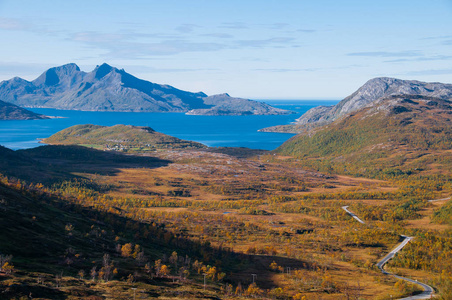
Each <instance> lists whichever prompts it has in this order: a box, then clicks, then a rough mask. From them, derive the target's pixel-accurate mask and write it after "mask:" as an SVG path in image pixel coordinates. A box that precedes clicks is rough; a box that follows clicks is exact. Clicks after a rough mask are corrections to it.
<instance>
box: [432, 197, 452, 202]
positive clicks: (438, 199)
mask: <svg viewBox="0 0 452 300" xmlns="http://www.w3.org/2000/svg"><path fill="white" fill-rule="evenodd" d="M450 198H451V197H448V198H443V199H435V200H428V202H436V201H444V200H450Z"/></svg>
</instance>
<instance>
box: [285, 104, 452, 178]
mask: <svg viewBox="0 0 452 300" xmlns="http://www.w3.org/2000/svg"><path fill="white" fill-rule="evenodd" d="M451 112H452V108H451V105H450V103H449V102H447V101H444V100H437V101H436V100H435V101H431V100H421V99H411V100H410V99H405V100H403V99H401V98H400V99H397V98H391V99H387V100H385V101H383V102H382V103H380V104H379V105H378V106H377V107H374V108H366V109H363V110H360V111H358V112H356V113H354V114H352V115H349V116H347V117H345V118H342V119H341V120H338V121H336V122H334V123H332V124H330V125H327V126H324V127H322V128H319V129H315V130H312V131H310V132H308V133H306V134H302V135H297V136H295V137H293V138H292V139H290V140H289V141H287V142H286V143H284V144H283V145H282V146H281V147H279V148H278V149H277V150H276V151H277V152H279V153H281V154H283V155H293V156H296V157H298V158H300V159H302V161H303V162H304V163H305V164H306V165H308V166H310V167H313V168H317V169H320V170H323V171H333V172H336V173H342V174H344V173H345V174H352V175H361V176H372V177H374V176H377V175H380V174H391V173H396V174H394V175H401V174H403V173H409V174H411V173H413V172H423V173H425V174H429V173H442V174H444V173H449V170H450V166H451V162H452V152H451V151H450V149H451V148H452V127H451V126H452V121H451V119H450V113H451Z"/></svg>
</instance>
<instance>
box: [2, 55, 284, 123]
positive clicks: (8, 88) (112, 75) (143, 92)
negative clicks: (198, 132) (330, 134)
mask: <svg viewBox="0 0 452 300" xmlns="http://www.w3.org/2000/svg"><path fill="white" fill-rule="evenodd" d="M0 99H1V100H3V101H6V102H10V103H13V104H15V105H19V106H22V107H45V108H56V109H67V110H84V111H127V112H188V113H189V114H196V115H204V114H205V115H249V114H256V115H280V114H290V113H292V112H290V111H287V110H283V109H279V108H275V107H272V106H270V105H267V104H265V103H262V102H258V101H252V100H247V99H241V98H233V97H230V96H229V95H228V94H220V95H214V96H207V95H206V94H204V93H202V92H199V93H191V92H187V91H182V90H179V89H176V88H174V87H172V86H169V85H160V84H156V83H152V82H149V81H146V80H142V79H139V78H137V77H134V76H132V75H130V74H129V73H127V72H125V71H124V70H119V69H117V68H114V67H112V66H110V65H108V64H102V65H100V66H97V67H96V68H95V69H94V70H93V71H92V72H89V73H86V72H83V71H81V70H80V68H79V67H78V66H77V65H76V64H73V63H71V64H66V65H63V66H60V67H55V68H50V69H48V70H47V71H45V72H44V73H43V74H42V75H41V76H39V77H38V78H37V79H35V80H33V81H27V80H24V79H22V78H19V77H15V78H12V79H10V80H6V81H3V82H1V83H0Z"/></svg>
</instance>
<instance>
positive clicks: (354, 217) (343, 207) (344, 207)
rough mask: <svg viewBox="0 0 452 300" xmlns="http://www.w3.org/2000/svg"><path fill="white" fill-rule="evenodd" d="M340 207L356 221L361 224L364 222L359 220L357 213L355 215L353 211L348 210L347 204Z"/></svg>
mask: <svg viewBox="0 0 452 300" xmlns="http://www.w3.org/2000/svg"><path fill="white" fill-rule="evenodd" d="M342 209H343V210H345V211H346V212H347V213H348V214H349V215H350V216H352V217H353V219H355V220H356V221H358V222H359V223H361V224H366V223H364V221H363V220H361V219H360V218H358V216H357V215H355V214H354V213H352V212H351V211H349V210H348V206H342Z"/></svg>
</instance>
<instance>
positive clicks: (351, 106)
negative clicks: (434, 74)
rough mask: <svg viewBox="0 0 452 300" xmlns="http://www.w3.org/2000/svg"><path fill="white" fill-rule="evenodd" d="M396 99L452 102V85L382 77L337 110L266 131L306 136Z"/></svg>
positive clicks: (321, 110)
mask: <svg viewBox="0 0 452 300" xmlns="http://www.w3.org/2000/svg"><path fill="white" fill-rule="evenodd" d="M395 95H412V96H425V97H434V98H438V99H445V100H447V99H452V84H445V83H439V82H422V81H417V80H402V79H396V78H389V77H378V78H374V79H371V80H369V81H367V82H366V83H365V84H364V85H363V86H361V87H360V88H359V89H358V90H357V91H356V92H354V93H353V94H351V95H350V96H348V97H346V98H344V99H343V100H342V101H340V102H339V103H338V104H336V105H334V106H318V107H314V108H312V109H310V110H309V111H307V112H306V113H305V114H303V115H302V116H301V117H300V118H298V119H297V120H296V121H295V122H294V124H292V125H286V126H276V127H271V128H265V129H263V130H262V131H283V132H294V133H297V132H302V131H305V130H307V129H311V128H313V127H318V126H322V125H326V124H329V123H331V122H333V121H335V120H337V119H340V118H342V117H344V116H346V115H348V114H350V113H352V112H355V111H358V110H360V109H362V108H365V107H370V106H374V105H376V104H378V103H379V102H380V101H382V100H383V99H385V98H387V97H390V96H395Z"/></svg>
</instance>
